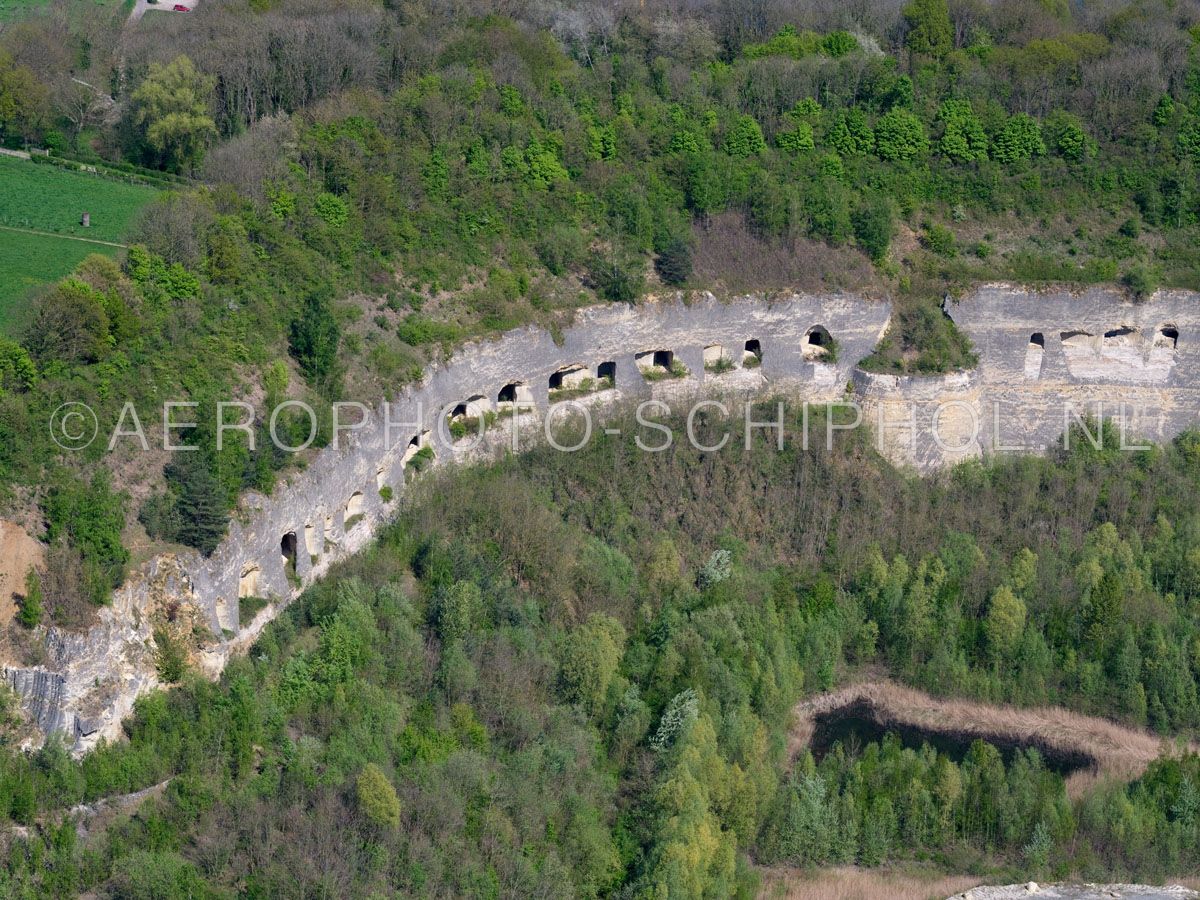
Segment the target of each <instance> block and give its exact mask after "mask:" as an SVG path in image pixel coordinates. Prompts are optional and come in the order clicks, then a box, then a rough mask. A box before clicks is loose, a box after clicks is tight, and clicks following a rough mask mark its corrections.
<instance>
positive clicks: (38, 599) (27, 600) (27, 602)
mask: <svg viewBox="0 0 1200 900" xmlns="http://www.w3.org/2000/svg"><path fill="white" fill-rule="evenodd" d="M17 621H18V622H20V623H21V625H23V626H24V627H26V628H33V627H35V626H36V625H37V624H38V623H39V622H41V621H42V579H41V577H40V576H39V575H38V573H37V571H36V570H34V569H30V570H29V572H28V574H26V576H25V596H24V597H22V598H21V608H20V610H19V611H18V612H17Z"/></svg>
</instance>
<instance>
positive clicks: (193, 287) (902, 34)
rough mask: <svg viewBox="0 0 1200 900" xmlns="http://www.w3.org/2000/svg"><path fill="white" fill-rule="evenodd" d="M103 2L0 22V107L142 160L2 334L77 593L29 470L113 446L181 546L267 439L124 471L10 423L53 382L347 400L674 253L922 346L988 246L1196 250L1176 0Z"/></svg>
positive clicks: (54, 483)
mask: <svg viewBox="0 0 1200 900" xmlns="http://www.w3.org/2000/svg"><path fill="white" fill-rule="evenodd" d="M110 19H111V17H105V16H104V15H101V14H99V13H97V14H96V15H94V16H88V15H82V14H80V13H79V12H78V10H75V9H74V8H73V7H71V6H70V4H66V3H63V2H61V0H59V2H54V3H51V4H49V5H48V6H46V7H45V8H43V9H41V10H40V11H39V10H37V9H34V10H33V11H31V12H29V13H28V14H27V15H25V16H24V17H22V18H19V19H18V20H16V21H12V22H9V23H7V24H5V25H4V26H3V28H2V29H0V54H3V55H2V57H0V58H2V59H3V63H4V64H3V65H2V66H0V69H2V70H3V72H4V73H5V74H4V79H3V82H2V83H0V99H2V101H3V102H0V139H2V140H3V141H4V142H5V143H7V144H9V145H11V146H33V147H40V146H44V147H47V148H49V149H50V154H51V155H50V156H48V157H43V156H36V155H35V157H34V159H35V161H40V162H41V163H42V164H43V165H47V166H52V165H54V164H56V163H64V162H65V161H67V160H72V159H74V160H83V161H85V162H90V163H92V164H94V165H96V166H97V168H98V170H99V171H100V172H101V173H108V174H109V175H110V176H111V177H125V178H140V179H143V180H148V181H154V182H155V183H159V184H162V185H165V186H167V187H169V188H171V190H169V191H167V192H166V193H165V195H164V196H163V197H162V199H160V200H159V201H156V202H155V203H153V204H152V205H151V206H150V208H149V209H148V211H147V212H146V213H145V214H144V217H143V220H142V222H141V224H140V226H138V227H137V229H136V230H135V234H134V235H133V236H132V238H131V241H132V243H133V244H134V249H133V250H131V251H130V252H129V254H128V255H127V258H125V259H124V261H123V262H122V264H121V266H120V268H119V269H118V268H116V267H114V266H113V265H112V264H111V263H108V262H102V261H97V260H88V261H86V262H85V263H84V264H83V265H82V266H81V268H80V270H79V271H78V272H77V273H76V274H75V275H74V276H72V277H71V278H69V279H67V280H65V281H63V282H62V283H60V284H57V285H54V286H51V287H49V288H47V289H45V290H43V291H41V292H40V293H39V294H38V295H37V296H36V297H35V298H33V303H32V304H31V307H30V309H29V310H28V312H27V313H26V314H25V315H24V321H23V323H21V324H20V327H15V328H14V329H11V331H12V333H11V334H10V335H9V336H8V337H6V338H3V339H2V343H0V404H2V409H3V414H2V415H0V429H2V430H3V438H4V440H3V441H2V442H0V489H2V490H3V491H4V496H5V502H6V503H7V504H8V505H10V506H16V507H19V508H27V507H28V506H29V505H30V504H31V503H32V504H34V505H37V506H40V507H41V513H40V515H41V518H42V519H43V520H44V521H45V522H46V523H47V529H48V531H50V532H53V533H55V534H57V535H64V536H65V539H64V541H63V542H62V546H63V549H62V555H63V556H64V558H69V560H70V561H71V566H70V568H72V569H73V570H74V571H75V572H76V575H75V576H74V578H73V583H74V584H77V585H82V587H79V588H78V589H75V590H74V591H72V592H71V594H72V596H73V597H74V602H73V603H72V604H66V605H69V606H71V608H72V609H75V610H83V611H84V612H86V605H87V603H88V602H89V601H88V599H87V598H88V597H89V596H90V597H93V598H100V597H102V596H104V594H105V589H104V588H103V587H102V585H103V584H105V583H106V581H107V582H111V581H112V580H113V578H117V577H119V572H120V570H121V568H122V565H123V560H122V559H121V557H120V553H116V555H115V556H114V555H113V554H112V553H108V552H104V551H102V550H98V549H97V548H95V547H92V548H88V547H85V546H82V544H81V543H80V542H79V541H72V540H70V537H71V535H72V534H73V533H74V532H78V531H80V530H81V529H80V528H79V527H77V525H76V524H73V523H72V521H71V519H70V516H69V515H68V516H67V517H66V518H58V514H59V513H62V512H63V511H64V508H63V507H61V506H60V507H59V510H58V513H56V512H55V511H54V510H53V509H52V508H51V505H50V503H49V499H48V497H49V495H50V494H51V493H52V492H53V491H55V490H61V491H64V492H66V493H79V492H81V491H85V490H94V491H95V492H96V494H97V496H98V497H99V498H100V499H101V500H104V501H105V502H108V500H109V498H108V496H107V494H106V493H105V490H104V489H103V488H102V487H95V486H92V482H91V476H92V474H93V473H95V472H97V471H98V470H100V469H101V468H105V467H107V468H110V469H114V470H121V468H122V466H123V465H124V468H125V474H128V473H129V472H130V470H133V469H136V470H137V472H136V473H135V477H138V478H141V479H142V481H143V482H144V483H143V484H142V485H140V486H139V488H138V490H137V491H135V492H134V493H135V494H136V497H137V499H136V500H134V499H132V497H129V498H126V499H125V500H123V501H122V500H119V498H118V502H116V508H117V511H118V512H119V513H120V516H118V517H116V518H114V519H113V521H112V523H111V524H112V525H114V526H115V527H116V528H117V530H118V531H123V534H124V540H125V543H126V544H129V543H130V542H132V543H133V544H134V545H136V546H138V547H141V546H144V545H145V544H146V543H147V542H148V541H167V542H178V543H183V544H186V545H189V546H193V547H197V548H199V549H201V550H204V551H207V550H210V549H211V548H212V547H213V546H214V545H215V544H216V542H217V541H218V540H219V538H220V536H221V535H222V534H223V531H224V518H225V514H226V513H227V511H228V510H229V509H230V507H231V505H232V504H233V502H234V500H235V498H236V496H237V495H238V493H239V491H241V490H244V489H246V488H250V487H253V488H257V489H260V490H266V489H269V488H270V486H271V484H272V483H273V481H274V478H275V472H276V470H277V469H278V468H279V467H280V466H282V465H284V464H285V463H286V462H287V460H286V459H283V458H278V457H277V456H276V455H273V454H271V453H267V452H259V453H251V452H249V451H248V450H247V449H246V448H245V447H237V446H231V445H227V446H226V448H225V451H224V453H222V454H218V453H217V452H216V450H215V448H214V447H213V445H212V440H211V437H212V436H211V434H207V433H205V432H204V430H203V429H198V430H197V432H196V433H194V434H192V435H191V436H190V437H189V440H190V441H191V442H192V443H194V444H195V445H196V446H198V447H200V448H201V449H202V450H203V451H204V452H203V453H201V454H198V455H197V454H189V455H185V458H180V459H176V460H175V461H174V463H173V464H172V463H171V461H170V460H166V461H163V462H162V463H161V464H160V463H157V462H156V464H155V465H153V466H152V467H151V468H150V469H149V471H148V473H146V474H142V472H141V467H139V466H132V465H130V464H129V463H128V461H127V460H120V459H117V460H114V459H112V458H111V457H110V458H107V459H102V458H101V457H103V456H104V454H103V448H102V447H100V446H94V447H92V448H89V451H88V453H87V454H84V455H83V458H84V460H85V464H84V466H83V467H82V470H81V468H80V466H79V459H80V455H79V454H72V456H71V461H70V465H67V466H64V465H62V464H61V463H62V460H61V456H60V454H59V452H58V448H56V447H55V446H53V445H52V444H51V443H50V442H49V440H48V436H47V435H46V434H45V433H44V429H40V428H39V427H37V425H38V423H41V422H44V421H45V420H46V419H47V418H48V417H49V414H50V412H51V411H52V410H54V409H55V408H56V407H57V406H58V404H59V403H60V402H62V401H63V400H64V399H71V400H78V401H83V402H87V403H89V404H90V405H92V406H93V407H94V408H96V409H97V410H98V411H99V413H100V414H101V415H102V417H103V418H105V421H108V422H115V421H116V419H117V413H118V411H119V410H120V408H121V403H122V402H124V401H125V400H127V399H129V400H132V401H133V402H135V403H136V404H138V408H139V409H140V410H141V411H142V417H143V420H144V419H146V418H151V419H153V418H154V417H155V416H154V415H152V413H153V412H154V407H155V405H156V404H157V403H158V402H159V400H160V399H161V398H162V396H164V395H166V394H171V395H177V396H180V398H181V399H182V398H188V399H194V400H198V401H200V402H201V403H202V404H205V405H206V406H205V408H206V410H211V404H212V403H213V402H214V398H216V397H228V396H230V395H231V394H232V395H235V396H242V397H256V398H257V397H261V396H264V395H265V396H267V397H274V398H279V397H284V396H287V397H293V396H310V397H343V396H346V397H355V398H362V399H369V400H371V401H375V400H377V399H378V398H379V395H380V394H385V395H387V394H391V393H393V392H394V391H395V390H396V389H397V388H398V387H399V386H401V385H403V384H404V383H406V382H409V381H411V380H413V379H416V378H418V377H419V376H420V375H421V373H422V371H423V368H424V366H425V365H427V363H428V362H429V360H431V359H434V358H437V357H438V356H439V355H440V354H441V353H443V352H444V351H445V350H446V349H447V348H448V347H450V346H452V345H454V344H455V343H456V342H458V341H460V340H462V339H464V338H465V337H468V336H472V335H478V334H487V333H495V332H498V331H500V330H503V329H506V328H509V327H512V326H515V325H518V324H521V323H524V322H528V321H537V322H541V323H543V324H548V325H550V326H552V327H553V326H554V324H555V323H556V322H558V321H560V317H561V316H563V315H565V314H569V311H570V310H571V309H574V308H576V307H578V306H580V305H582V304H586V303H591V302H595V301H596V300H597V299H603V300H610V301H616V302H630V303H636V302H640V301H641V299H642V298H643V297H645V296H646V295H647V294H656V293H662V292H664V291H667V290H672V289H684V290H689V289H713V290H717V291H718V292H734V291H744V290H754V289H763V290H772V289H797V288H799V289H814V290H815V289H820V290H830V289H847V290H855V291H860V292H865V293H867V294H869V295H879V296H882V295H885V294H886V295H890V296H891V297H892V298H893V299H894V300H895V302H896V303H897V306H898V313H897V317H896V321H895V323H894V326H893V328H892V332H891V333H890V334H889V335H888V336H887V337H886V338H885V340H884V341H883V342H882V344H881V345H880V347H879V348H878V350H877V352H876V354H875V356H874V357H872V358H871V359H870V360H868V362H867V363H866V365H867V366H868V367H872V368H876V369H881V370H893V371H913V372H940V371H947V370H949V369H953V368H955V367H959V366H964V365H969V364H971V362H972V361H973V358H974V355H973V352H972V350H971V348H970V346H969V343H968V342H967V341H966V339H965V338H964V337H963V336H962V335H961V334H960V333H958V332H957V331H956V330H955V329H954V328H953V325H952V324H951V323H950V321H949V319H948V318H947V317H945V316H944V315H942V313H941V310H940V304H941V302H942V298H943V297H944V296H945V295H947V294H955V293H958V292H961V291H962V290H964V289H966V288H967V287H968V286H969V285H970V284H972V283H975V282H977V281H978V280H980V279H993V278H1009V279H1014V280H1019V281H1023V282H1030V283H1038V282H1047V281H1066V282H1072V283H1090V282H1117V281H1120V282H1123V283H1124V284H1125V285H1126V287H1127V288H1128V290H1129V291H1130V292H1131V293H1132V294H1133V295H1135V296H1144V295H1146V294H1148V293H1149V292H1151V291H1153V290H1154V289H1155V287H1156V286H1158V285H1176V286H1190V285H1194V284H1195V280H1196V273H1197V262H1196V250H1195V248H1196V247H1197V246H1200V242H1198V241H1197V240H1196V238H1197V224H1196V219H1197V212H1198V211H1200V195H1198V194H1197V188H1196V176H1195V160H1196V156H1197V153H1200V137H1198V136H1200V60H1198V52H1200V50H1198V40H1200V24H1198V23H1200V7H1196V6H1195V5H1194V4H1191V3H1171V4H1166V3H1161V4H1160V3H1153V2H1152V3H1137V4H1124V3H1096V4H1093V3H1089V4H1085V5H1068V4H1065V3H1054V2H1039V0H1003V2H994V3H985V2H980V0H954V2H946V0H914V2H911V3H907V4H898V3H897V4H876V3H871V4H863V3H859V4H833V3H813V4H804V5H803V6H798V5H793V4H787V3H783V2H770V0H754V2H749V3H741V2H739V3H731V2H713V3H688V4H679V5H675V6H671V7H669V8H667V7H664V8H661V9H660V8H657V6H656V5H652V6H651V7H644V5H641V4H639V5H636V6H635V5H633V4H627V5H623V4H615V5H614V4H588V3H580V4H578V5H572V4H553V5H542V4H535V3H529V4H525V3H513V4H506V5H505V8H504V10H503V14H501V13H499V12H497V11H496V10H493V9H492V8H491V7H490V6H488V5H479V6H473V5H472V4H469V3H463V4H446V3H440V2H439V3H433V2H430V3H418V2H405V3H399V2H398V3H391V2H389V3H384V4H382V5H381V4H378V3H367V2H356V3H346V4H338V6H337V8H336V9H330V8H329V7H328V5H327V4H316V3H311V2H307V0H281V2H258V0H255V2H251V3H245V2H241V0H205V2H204V3H202V4H201V5H200V6H199V7H198V8H197V9H195V10H194V11H192V12H191V13H189V14H187V15H186V16H165V15H164V16H160V17H159V19H160V21H156V23H155V24H154V26H153V27H150V26H149V25H148V24H147V23H146V22H141V23H138V24H137V25H136V26H135V25H133V24H131V25H129V26H126V27H121V25H120V23H115V22H114V21H111V20H110ZM81 82H82V83H81ZM148 373H149V374H148ZM202 418H203V419H204V420H206V421H209V422H211V421H212V418H213V417H212V416H211V415H205V416H203V417H202ZM209 430H210V431H211V430H212V428H211V426H209ZM323 433H325V429H323ZM260 443H261V442H260ZM318 443H319V442H318ZM27 448H32V450H33V452H28V450H27ZM81 474H82V476H83V479H84V484H80V483H79V479H80V476H81ZM119 480H120V479H119ZM103 543H104V544H111V543H112V542H111V541H104V542H103ZM110 576H112V577H110Z"/></svg>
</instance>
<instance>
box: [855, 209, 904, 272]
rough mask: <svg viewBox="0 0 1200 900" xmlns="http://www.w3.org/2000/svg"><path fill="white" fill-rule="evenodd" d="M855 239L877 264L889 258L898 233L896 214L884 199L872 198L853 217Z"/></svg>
mask: <svg viewBox="0 0 1200 900" xmlns="http://www.w3.org/2000/svg"><path fill="white" fill-rule="evenodd" d="M851 221H852V223H853V225H854V237H855V238H856V239H857V240H858V243H859V246H860V247H862V248H863V249H864V250H865V251H866V252H867V255H868V256H870V257H871V259H873V260H874V261H875V262H879V261H880V260H882V259H883V258H884V257H886V256H887V252H888V247H889V246H891V243H892V236H893V235H894V234H895V231H896V222H895V213H894V212H893V211H892V205H891V203H889V202H888V201H887V199H886V198H884V197H872V198H870V199H868V200H867V201H866V202H864V203H863V204H861V205H860V206H859V207H858V209H856V210H855V211H854V214H853V215H852V216H851Z"/></svg>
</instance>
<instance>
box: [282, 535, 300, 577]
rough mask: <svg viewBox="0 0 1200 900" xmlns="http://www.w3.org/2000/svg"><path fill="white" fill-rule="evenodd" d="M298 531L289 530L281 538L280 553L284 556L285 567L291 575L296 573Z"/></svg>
mask: <svg viewBox="0 0 1200 900" xmlns="http://www.w3.org/2000/svg"><path fill="white" fill-rule="evenodd" d="M297 543H298V542H297V540H296V532H294V531H289V532H288V533H287V534H285V535H284V536H283V537H282V538H280V539H279V553H280V555H281V556H282V557H283V567H284V569H285V570H286V571H287V573H288V574H289V575H293V576H294V575H295V574H296V547H297Z"/></svg>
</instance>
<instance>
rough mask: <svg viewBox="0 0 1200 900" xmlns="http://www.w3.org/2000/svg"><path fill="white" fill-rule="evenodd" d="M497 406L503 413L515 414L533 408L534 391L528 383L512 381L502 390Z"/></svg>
mask: <svg viewBox="0 0 1200 900" xmlns="http://www.w3.org/2000/svg"><path fill="white" fill-rule="evenodd" d="M496 406H497V407H498V408H499V409H500V410H501V411H503V412H514V411H516V410H518V409H526V408H528V407H531V406H533V391H532V390H531V389H530V387H529V383H528V382H526V381H512V382H509V383H508V384H506V385H505V386H504V387H502V388H500V393H498V394H497V395H496Z"/></svg>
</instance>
